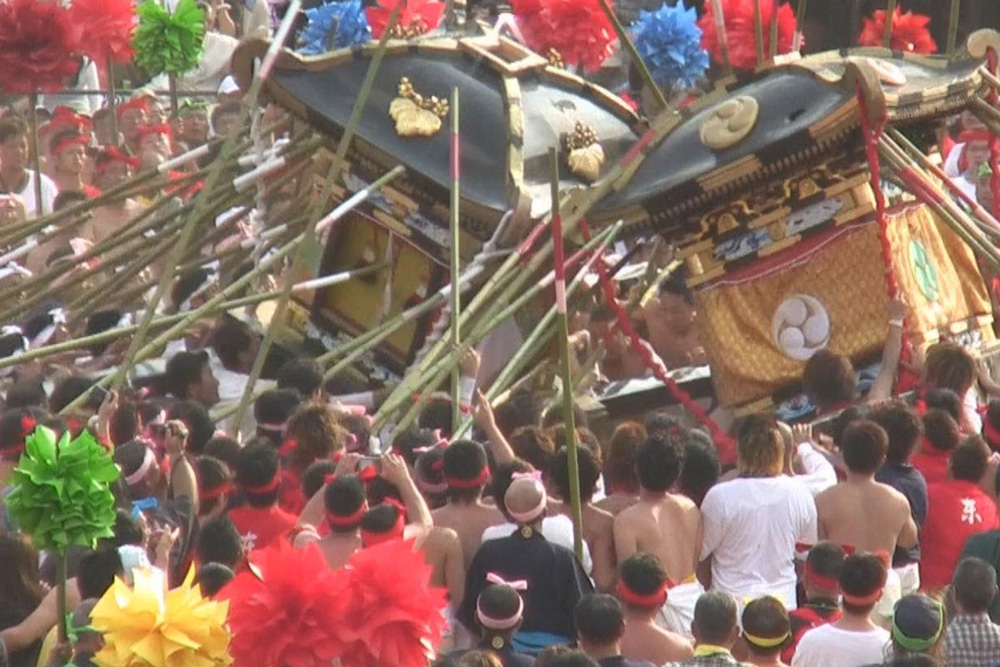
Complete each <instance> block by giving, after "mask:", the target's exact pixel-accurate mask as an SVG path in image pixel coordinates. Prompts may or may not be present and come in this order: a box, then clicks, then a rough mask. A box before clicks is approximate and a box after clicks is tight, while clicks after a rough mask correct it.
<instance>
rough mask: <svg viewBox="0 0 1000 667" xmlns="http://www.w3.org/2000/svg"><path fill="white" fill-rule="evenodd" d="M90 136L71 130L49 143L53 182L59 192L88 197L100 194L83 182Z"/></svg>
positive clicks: (57, 135) (61, 133)
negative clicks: (80, 194) (76, 193)
mask: <svg viewBox="0 0 1000 667" xmlns="http://www.w3.org/2000/svg"><path fill="white" fill-rule="evenodd" d="M89 144H90V136H89V135H84V134H80V132H79V130H76V129H69V130H63V131H62V132H59V133H58V134H56V135H55V136H54V137H52V140H51V141H50V142H49V154H50V156H51V158H50V159H51V161H52V162H51V164H52V180H53V181H55V184H56V187H57V188H58V189H59V192H70V191H72V192H82V193H84V194H85V195H87V196H88V197H94V196H96V195H97V194H98V192H97V190H95V189H94V188H93V187H91V186H90V185H87V184H85V183H84V182H83V168H84V165H85V164H86V161H87V146H88V145H89Z"/></svg>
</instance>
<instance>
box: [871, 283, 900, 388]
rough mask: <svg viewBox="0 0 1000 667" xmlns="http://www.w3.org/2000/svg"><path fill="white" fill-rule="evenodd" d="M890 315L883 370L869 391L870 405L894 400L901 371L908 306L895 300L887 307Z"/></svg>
mask: <svg viewBox="0 0 1000 667" xmlns="http://www.w3.org/2000/svg"><path fill="white" fill-rule="evenodd" d="M886 310H887V313H888V315H889V337H888V339H886V342H885V348H883V350H882V368H881V369H879V372H878V377H876V378H875V382H873V383H872V386H871V389H870V390H869V391H868V398H867V402H868V403H878V402H880V401H886V400H889V399H890V398H892V387H893V385H894V384H895V382H896V372H897V371H898V370H899V358H900V356H901V355H902V353H903V318H904V317H906V304H905V303H904V302H903V301H901V300H899V299H893V300H892V301H890V302H889V305H888V306H887V307H886Z"/></svg>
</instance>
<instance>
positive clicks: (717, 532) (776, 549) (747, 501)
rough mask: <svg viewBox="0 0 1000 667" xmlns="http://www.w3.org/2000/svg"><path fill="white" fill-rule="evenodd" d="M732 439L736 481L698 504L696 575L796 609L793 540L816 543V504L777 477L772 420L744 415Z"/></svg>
mask: <svg viewBox="0 0 1000 667" xmlns="http://www.w3.org/2000/svg"><path fill="white" fill-rule="evenodd" d="M738 440H739V449H738V454H739V459H738V462H737V463H738V467H739V471H740V477H739V478H737V479H734V480H732V481H729V482H724V483H722V484H718V485H716V486H714V487H713V488H712V489H710V490H709V492H708V493H707V494H706V495H705V500H704V502H703V503H702V505H701V512H702V517H703V520H704V534H703V538H702V548H701V565H700V566H699V576H700V577H701V579H702V583H703V584H705V587H706V588H711V589H713V590H721V591H725V592H727V593H730V594H731V595H733V596H734V597H736V599H737V600H742V599H744V598H746V597H754V596H761V595H773V596H774V597H776V598H778V599H779V600H781V601H782V602H783V603H784V604H785V606H786V607H787V608H788V609H795V584H796V575H795V565H794V555H795V543H796V542H804V543H807V544H814V543H815V542H816V504H815V503H814V502H813V497H812V494H811V493H809V490H808V489H807V488H806V487H805V485H803V484H802V483H801V482H800V481H798V480H797V479H795V478H793V477H787V476H785V475H784V474H783V473H784V462H785V456H784V449H785V445H784V439H783V438H782V436H781V432H780V431H779V430H778V426H777V422H776V421H775V420H774V418H773V417H770V416H767V415H752V416H750V417H748V418H747V420H746V422H745V423H744V424H743V426H742V428H740V431H739V438H738ZM709 572H710V574H709Z"/></svg>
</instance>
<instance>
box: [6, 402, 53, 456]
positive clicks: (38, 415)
mask: <svg viewBox="0 0 1000 667" xmlns="http://www.w3.org/2000/svg"><path fill="white" fill-rule="evenodd" d="M46 416H47V415H46V413H45V411H44V410H40V409H38V408H17V409H14V410H6V411H4V412H3V414H2V415H0V449H12V448H14V447H19V446H22V445H24V440H25V438H26V437H27V436H28V435H30V433H25V432H24V426H25V423H24V422H23V421H22V420H24V419H25V418H26V417H27V418H28V419H30V420H32V421H34V423H35V424H40V423H42V421H43V420H44V419H45V418H46Z"/></svg>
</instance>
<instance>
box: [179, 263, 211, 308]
mask: <svg viewBox="0 0 1000 667" xmlns="http://www.w3.org/2000/svg"><path fill="white" fill-rule="evenodd" d="M211 275H212V272H211V271H210V270H208V269H206V268H197V269H192V270H190V271H185V272H184V273H182V274H181V275H180V276H178V277H177V279H176V280H175V281H174V284H173V285H171V286H170V303H171V304H172V305H173V307H174V309H175V310H179V309H180V307H181V304H182V303H184V302H185V301H187V300H188V299H189V298H190V297H191V295H192V294H194V293H195V292H197V291H198V290H199V289H200V288H201V286H202V285H204V284H205V283H206V282H208V279H209V277H210V276H211Z"/></svg>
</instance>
